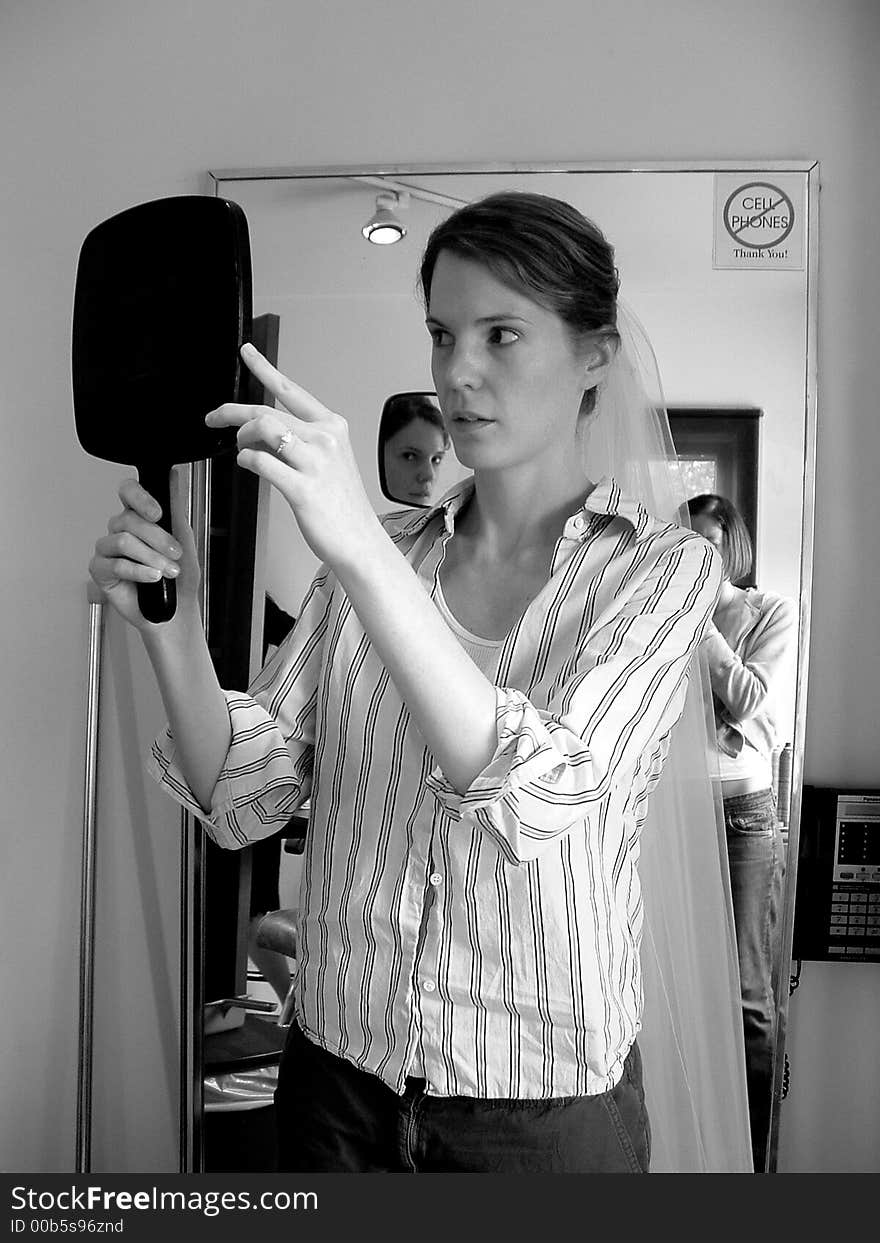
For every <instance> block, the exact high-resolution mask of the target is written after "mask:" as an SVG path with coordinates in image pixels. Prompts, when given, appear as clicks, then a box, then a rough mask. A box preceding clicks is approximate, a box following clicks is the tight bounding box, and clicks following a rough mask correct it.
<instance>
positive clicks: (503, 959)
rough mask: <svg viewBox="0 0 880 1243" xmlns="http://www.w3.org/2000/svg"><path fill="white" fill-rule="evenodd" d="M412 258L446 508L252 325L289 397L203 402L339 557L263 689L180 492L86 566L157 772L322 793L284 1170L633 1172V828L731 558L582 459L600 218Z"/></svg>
mask: <svg viewBox="0 0 880 1243" xmlns="http://www.w3.org/2000/svg"><path fill="white" fill-rule="evenodd" d="M421 283H422V289H423V294H424V299H425V304H426V308H427V312H428V315H427V325H428V330H429V333H430V336H431V340H432V373H433V378H434V385H435V388H436V391H437V394H438V398H439V401H440V405H441V409H442V411H443V414H444V417H445V419H446V422H447V425H448V426H449V428H450V430H451V435H452V439H453V442H454V445H455V449H456V452H457V455H458V457H459V459H460V460H461V462H462V463H463V465H465V466H467V467H469V468H470V469H471V470H472V471H473V478H471V479H469V480H467V481H466V482H465V483H463V484H461V485H459V486H457V487H456V488H454V489H452V490H451V491H450V493H449V494H448V495H447V496H446V497H445V498H444V499H443V501H442V502H441V504H439V505H438V506H436V507H434V508H432V509H428V510H419V511H407V512H405V513H403V514H396V515H392V516H390V517H387V518H385V519H383V520H380V519H378V518H377V517H376V516H375V514H374V512H373V510H372V508H371V506H370V504H369V500H368V498H367V496H366V494H365V491H364V488H363V485H362V483H361V479H360V477H359V475H358V471H357V468H356V465H355V462H354V459H353V455H352V451H351V448H350V445H349V440H348V435H347V427H346V423H345V420H344V419H343V418H342V417H341V416H340V415H338V414H336V413H333V412H331V411H329V410H327V409H326V408H325V407H324V406H323V405H321V403H320V402H319V401H317V400H316V399H315V398H314V397H312V396H311V395H310V394H308V393H306V392H304V391H303V390H302V389H300V388H298V387H297V386H296V385H295V384H294V383H292V382H291V381H290V380H288V379H287V378H286V377H284V376H282V375H280V374H279V373H278V372H276V371H275V370H274V369H273V368H272V367H271V366H269V364H268V363H267V362H266V361H265V360H264V359H263V358H262V357H261V356H260V355H258V354H257V353H256V351H255V350H253V349H252V348H250V347H245V349H244V350H243V351H242V354H243V357H244V358H245V361H246V362H247V364H248V366H249V367H250V368H251V370H252V371H253V372H254V374H255V375H256V376H257V377H258V378H259V379H260V380H261V382H262V383H263V384H264V385H266V386H267V387H268V389H269V391H270V392H272V393H273V394H274V395H275V396H276V397H277V399H278V400H279V401H280V402H281V404H282V406H283V407H284V409H283V410H272V409H268V408H264V407H244V406H234V405H230V406H224V407H222V408H220V409H219V410H217V411H214V412H212V414H210V415H209V416H208V420H207V421H208V422H209V423H210V424H211V425H212V426H228V425H234V426H237V427H238V428H239V432H238V441H239V445H240V453H239V462H240V464H241V465H242V466H243V467H244V468H245V469H250V470H253V471H255V472H256V473H257V474H259V475H261V476H262V477H263V478H265V479H267V480H268V481H269V482H270V483H271V484H272V485H273V486H275V487H277V488H278V489H279V491H280V492H281V493H282V495H283V496H284V497H285V498H286V500H287V501H288V503H289V504H290V506H291V508H292V510H293V512H294V514H295V516H296V519H297V522H298V524H299V526H300V529H301V531H302V532H303V535H304V536H305V538H306V540H307V542H308V543H309V545H310V547H311V548H312V550H313V551H314V552H315V554H316V555H317V556H318V557H319V558H320V559H321V560H322V561H323V563H324V564H323V566H322V568H321V570H320V572H319V573H318V575H317V577H316V578H315V580H314V582H313V584H312V587H311V589H310V591H309V593H308V594H307V597H306V599H305V601H304V603H303V607H302V610H301V612H300V616H299V618H298V621H297V625H296V627H295V628H294V630H293V632H292V634H291V635H290V636H289V638H288V639H287V641H286V642H285V643H284V644H283V645H282V647H281V649H280V650H279V652H278V653H277V654H276V655H275V657H274V658H273V659H272V660H271V661H270V662H269V664H268V665H267V667H266V668H265V669H264V671H263V673H262V674H261V675H260V677H259V678H258V679H257V682H256V683H255V684H254V686H253V687H252V688H251V693H250V694H249V695H244V694H240V693H229V692H223V691H221V689H220V688H219V686H218V685H217V682H216V678H215V676H214V673H213V669H212V666H211V661H210V657H209V656H208V652H207V648H206V647H205V643H204V637H203V634H202V628H201V625H200V622H199V618H198V612H197V609H196V607H195V584H196V580H197V566H196V562H195V557H194V555H193V547H192V540H191V537H190V535H189V532H188V530H187V528H186V525H185V523H184V522H183V520H182V515H181V513H180V511H179V509H178V510H177V512H175V515H174V521H175V531H177V532H178V538H177V539H176V540H173V541H169V539H168V536H167V535H166V534H165V533H164V532H163V531H162V530H161V528H160V527H158V526H156V525H155V519H156V517H157V514H156V508H157V507H156V506H155V503H153V502H152V501H151V499H150V498H149V497H148V496H146V494H145V493H144V492H143V490H142V489H141V488H139V486H138V485H137V484H136V483H134V482H133V481H128V482H127V483H125V484H123V486H122V489H121V493H120V494H121V496H122V498H123V501H124V503H125V508H124V510H123V512H122V513H121V514H120V515H118V516H116V517H115V518H113V519H112V520H111V522H110V524H109V534H108V535H107V536H105V537H103V538H102V539H101V540H99V541H98V543H97V545H96V554H95V557H94V559H93V561H92V566H91V569H92V574H93V577H94V578H95V580H96V582H98V583H99V584H100V586H101V587H102V589H103V591H104V593H105V597H106V598H107V599H108V600H109V601H110V602H111V603H113V604H114V605H115V606H116V607H117V609H118V610H119V612H120V613H121V614H122V615H123V616H124V617H125V618H127V620H129V621H130V622H131V623H132V624H133V625H135V626H136V627H137V628H138V629H139V630H140V632H141V634H142V637H143V640H144V643H145V645H146V649H147V651H148V653H149V655H150V657H151V660H152V662H153V665H154V668H155V670H156V675H157V678H158V681H159V686H160V688H161V691H162V694H163V698H164V701H165V704H166V708H167V712H168V717H169V722H170V732H169V734H168V736H167V737H165V738H164V739H162V740H160V741H159V742H158V743H157V744H156V746H155V748H154V756H153V762H154V773H155V775H156V776H157V778H158V779H159V780H160V781H161V782H162V783H163V784H164V786H165V788H166V789H167V790H168V792H169V793H171V794H172V795H173V796H174V797H175V798H177V799H178V800H179V801H180V802H181V803H183V804H184V805H185V806H187V807H188V808H189V809H190V810H191V811H192V812H193V813H194V814H196V815H198V816H199V817H200V818H201V819H202V820H203V821H204V822H205V823H206V825H207V826H208V828H209V832H211V833H212V835H213V836H214V837H215V839H216V840H217V841H218V842H220V843H221V844H222V845H226V846H230V847H239V846H242V845H244V844H246V843H247V842H248V841H250V840H253V839H255V838H259V837H261V836H264V835H267V834H268V833H270V832H272V831H273V828H274V827H276V826H277V825H278V824H279V823H281V822H283V821H284V820H286V819H287V818H289V816H290V814H291V812H292V811H293V810H294V809H295V808H296V807H297V806H299V805H300V804H301V803H302V802H303V801H304V800H305V799H306V798H307V797H308V798H310V799H311V818H310V829H309V837H308V841H307V845H306V851H305V854H304V861H303V886H302V892H301V901H300V909H301V928H300V944H299V950H300V958H299V969H298V973H297V986H296V990H297V991H296V1022H295V1024H294V1025H293V1026H292V1028H291V1031H290V1036H289V1040H288V1043H287V1047H286V1050H285V1055H284V1058H283V1061H282V1066H281V1071H280V1075H279V1089H278V1095H277V1098H276V1103H277V1108H278V1115H279V1145H280V1164H281V1167H282V1168H286V1169H296V1170H313V1171H314V1170H347V1171H352V1172H357V1171H361V1172H363V1171H377V1170H406V1171H430V1170H443V1171H447V1170H450V1171H456V1170H457V1171H474V1172H494V1171H500V1172H517V1171H524V1172H525V1171H528V1172H592V1171H611V1170H614V1171H628V1172H638V1171H644V1170H647V1168H648V1161H649V1129H648V1120H647V1115H646V1111H645V1104H644V1092H643V1087H642V1083H641V1070H640V1056H639V1050H638V1046H637V1044H636V1034H637V1032H638V1030H639V1026H640V1022H641V995H642V994H641V971H640V962H639V941H640V934H641V927H642V899H641V894H640V889H639V877H638V872H637V869H636V862H637V858H638V849H639V834H640V829H641V826H642V823H643V821H644V818H645V813H646V807H647V801H648V796H649V794H650V791H651V789H652V788H653V786H654V785H655V784H656V782H657V780H658V779H659V775H660V771H661V768H662V766H663V762H664V758H665V756H666V753H667V749H668V745H669V738H670V731H671V730H672V727H673V725H674V724H675V722H676V720H677V719H678V717H679V714H680V713H681V711H682V705H683V703H684V698H685V689H686V684H687V679H688V669H689V664H690V661H691V657H692V654H693V653H694V651H695V650H696V648H697V645H698V643H699V640H700V638H701V635H702V632H703V628H704V626H705V624H706V622H707V620H708V618H709V616H710V614H711V611H712V608H713V607H714V602H715V597H716V594H717V591H718V587H719V583H720V565H719V559H718V557H717V555H716V554H715V553H714V551H713V550H712V548H711V546H710V545H709V544H708V543H707V542H706V541H705V540H703V539H702V538H701V537H699V536H698V535H695V534H694V533H692V532H690V531H685V530H683V529H682V528H681V527H679V526H676V525H675V524H674V523H672V522H669V521H659V520H657V519H655V518H653V517H652V516H651V515H650V514H649V513H648V512H647V510H646V509H645V508H644V506H643V505H641V504H639V503H638V501H637V500H635V499H632V498H628V497H627V496H625V495H624V494H622V492H621V490H620V488H619V486H618V485H617V483H616V482H615V481H614V480H613V479H604V480H602V481H601V482H599V483H597V484H594V483H592V482H590V481H589V480H588V478H587V475H586V470H585V466H584V461H583V450H584V441H585V435H586V431H587V428H588V427H589V425H590V423H591V419H592V416H593V413H594V409H595V407H596V404H597V403H596V397H597V390H598V389H599V388H600V386H601V387H602V390H603V402H602V403H600V404H601V405H602V406H603V407H604V404H605V401H604V398H605V397H606V396H608V395H609V394H611V393H612V391H617V390H616V389H615V386H618V385H619V384H620V383H621V382H622V381H623V380H624V379H625V377H626V376H627V374H628V371H627V369H626V368H627V367H628V366H629V364H628V363H626V365H625V360H624V358H623V355H622V353H621V351H620V350H619V349H618V344H619V334H618V330H617V327H616V320H617V288H618V278H617V271H616V268H615V266H614V258H613V252H612V249H611V247H610V246H609V244H608V243H607V241H606V240H605V238H604V237H603V236H602V234H601V233H600V232H599V230H598V229H596V227H595V226H594V225H592V224H591V223H590V222H589V221H587V220H586V219H585V218H584V217H583V216H581V214H580V213H579V212H577V211H576V210H575V209H574V208H573V207H571V206H570V205H568V204H566V203H562V202H559V201H557V200H554V199H550V198H546V197H543V196H539V195H531V194H501V195H495V196H491V197H490V198H488V199H485V200H482V201H480V202H477V203H473V204H469V205H467V206H466V207H464V208H462V209H460V210H459V211H457V212H456V213H454V214H453V215H452V216H450V217H449V218H448V219H447V220H445V221H444V222H443V223H441V224H440V225H439V226H438V227H437V229H436V230H435V231H434V233H433V234H432V235H431V238H430V239H429V242H428V246H427V249H426V251H425V255H424V258H423V263H422V268H421ZM646 409H647V406H646ZM651 413H652V414H653V411H651ZM626 416H627V409H622V414H621V417H626ZM176 504H177V502H175V505H176ZM178 565H179V567H180V569H179V573H178V575H177V579H178V610H177V614H176V616H175V618H174V619H173V620H172V621H171V622H168V623H166V624H163V625H152V624H150V623H147V622H145V621H144V619H143V618H142V617H141V616H140V614H139V612H138V610H137V602H136V594H135V584H136V583H137V582H140V581H148V580H150V579H155V578H157V577H158V576H159V575H161V574H162V573H166V572H174V571H176V570H177V567H178Z"/></svg>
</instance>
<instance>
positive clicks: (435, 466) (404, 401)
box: [378, 392, 461, 508]
mask: <svg viewBox="0 0 880 1243" xmlns="http://www.w3.org/2000/svg"><path fill="white" fill-rule="evenodd" d="M378 449H379V483H380V485H381V487H382V492H383V494H384V495H385V496H387V498H388V500H389V501H395V502H396V503H397V504H400V505H406V506H407V507H410V506H412V507H416V508H427V507H428V506H430V505H433V504H434V503H435V502H436V501H438V500H439V499H440V497H441V496H442V495H443V493H444V492H445V491H447V489H448V488H449V487H451V485H452V484H453V483H454V482H455V479H456V478H457V476H458V474H459V473H460V469H461V468H460V467H459V466H458V460H457V459H456V457H455V454H454V452H453V450H452V442H451V441H450V438H449V432H448V431H447V430H446V424H445V422H444V420H443V415H442V414H441V412H440V405H439V402H438V401H437V395H436V393H430V392H408V393H393V394H392V395H391V396H390V397H389V398H388V400H387V401H386V402H385V405H384V406H383V407H382V418H381V420H380V422H379V446H378Z"/></svg>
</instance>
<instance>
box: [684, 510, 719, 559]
mask: <svg viewBox="0 0 880 1243" xmlns="http://www.w3.org/2000/svg"><path fill="white" fill-rule="evenodd" d="M691 527H692V528H693V530H694V531H696V532H697V534H698V535H702V537H703V539H705V540H708V541H709V543H710V544H711V545H712V546H713V548H717V549H718V551H719V552H720V551H721V544H722V541H723V539H724V532H723V531H722V530H721V525H720V523H718V522H716V520H715V519H714V518H713V517H712V515H711V514H707V513H700V514H694V515H693V516H692V517H691Z"/></svg>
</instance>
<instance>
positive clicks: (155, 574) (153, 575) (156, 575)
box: [149, 570, 162, 583]
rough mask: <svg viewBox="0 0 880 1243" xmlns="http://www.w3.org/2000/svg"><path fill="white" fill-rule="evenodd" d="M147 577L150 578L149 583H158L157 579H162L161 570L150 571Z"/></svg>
mask: <svg viewBox="0 0 880 1243" xmlns="http://www.w3.org/2000/svg"><path fill="white" fill-rule="evenodd" d="M149 576H150V581H151V582H153V583H158V581H159V579H160V578H161V577H162V571H161V570H150V574H149Z"/></svg>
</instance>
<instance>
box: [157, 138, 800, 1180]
mask: <svg viewBox="0 0 880 1243" xmlns="http://www.w3.org/2000/svg"><path fill="white" fill-rule="evenodd" d="M645 172H655V173H656V172H659V173H694V172H706V173H733V172H736V173H746V174H748V173H770V172H775V173H779V172H788V173H802V174H804V175H805V178H806V196H805V201H806V222H805V247H806V257H805V264H806V286H807V296H806V338H805V358H804V368H805V371H804V393H805V402H804V461H803V466H804V475H803V502H802V511H801V560H800V598H799V602H798V604H799V623H798V674H797V692H796V697H795V724H794V736H793V740H792V742H793V746H792V773H791V804H790V816H789V835H788V851H787V857H786V872H785V888H784V898H783V916H782V929H781V945H780V961H781V964H782V970H781V971H780V979H779V992H780V994H782V993H783V992H784V996H779V997H778V998H777V1014H776V1024H777V1044H776V1052H775V1058H774V1066H773V1085H772V1095H773V1100H772V1112H771V1124H770V1138H769V1145H768V1163H767V1171H766V1172H768V1173H775V1172H776V1155H777V1145H778V1134H779V1113H780V1105H781V1102H782V1099H783V1084H784V1078H785V1076H784V1065H785V1034H786V1026H787V1017H788V1002H789V996H790V983H789V982H788V981H786V980H785V971H784V968H785V966H786V964H787V965H788V967H789V970H790V967H791V952H792V938H793V932H794V910H795V890H796V887H797V863H798V850H799V841H800V833H799V828H800V815H801V792H802V788H803V757H804V742H805V737H806V705H807V681H808V673H809V642H810V597H811V592H812V577H813V573H812V571H813V525H814V510H815V460H816V410H817V352H816V341H817V294H818V271H819V254H818V241H819V230H818V205H819V163H818V161H816V160H720V161H713V160H692V161H688V160H682V161H674V160H668V161H667V160H664V161H645V162H642V163H638V164H634V163H629V162H590V161H587V162H579V161H567V162H563V163H532V162H529V163H524V164H521V163H500V164H499V163H485V164H483V163H478V164H468V163H462V164H458V163H453V162H448V163H442V164H360V165H327V166H320V167H314V166H313V167H302V168H297V167H295V166H289V167H279V168H227V169H218V170H209V171H208V172H207V173H206V174H205V179H204V193H206V194H209V195H214V196H220V197H225V196H226V195H227V193H228V189H227V187H226V183H227V182H242V181H276V180H308V179H320V178H329V177H361V178H364V179H368V178H382V179H388V178H401V177H402V178H406V177H407V176H409V177H427V176H437V175H444V174H446V175H456V174H458V175H463V176H467V175H470V174H480V173H488V174H496V175H505V174H507V175H511V176H515V175H520V174H527V173H537V174H544V173H645ZM380 184H381V183H380ZM450 202H451V200H450ZM210 486H211V466H210V462H205V463H201V462H200V463H196V464H195V465H194V466H193V468H192V472H191V489H190V491H191V495H190V515H191V518H192V520H193V527H194V530H195V533H196V542H197V547H198V551H199V555H200V560H201V562H202V565H203V570H204V572H203V581H202V593H203V595H202V608H203V616H204V615H205V608H206V605H207V590H208V582H209V574H210V566H209V565H208V564H207V546H208V538H207V534H208V533H207V515H208V512H209V501H210ZM181 823H182V830H183V833H182V844H181V866H180V930H181V958H180V1160H179V1168H180V1172H181V1173H198V1172H201V1170H202V1168H203V1162H204V1143H203V1136H204V1129H203V1100H202V1077H203V1066H202V1054H201V1041H200V1039H199V1038H198V1037H199V1035H200V1033H201V1026H202V1007H203V996H202V987H201V981H202V978H203V960H202V950H203V945H204V935H203V921H204V892H203V891H204V850H203V837H202V834H203V832H204V831H203V829H202V828H201V826H200V825H199V823H198V822H197V821H196V820H195V818H194V817H192V816H191V815H190V814H189V813H187V812H182V813H181Z"/></svg>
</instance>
